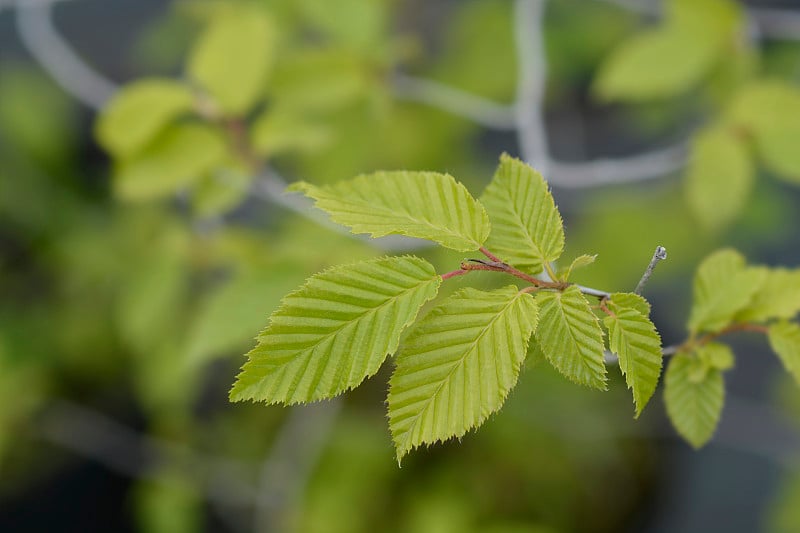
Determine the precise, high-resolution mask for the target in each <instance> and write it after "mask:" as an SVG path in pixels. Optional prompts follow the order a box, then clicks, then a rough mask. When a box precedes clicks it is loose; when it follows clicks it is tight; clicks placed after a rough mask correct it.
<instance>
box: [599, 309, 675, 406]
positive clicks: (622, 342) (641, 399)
mask: <svg viewBox="0 0 800 533" xmlns="http://www.w3.org/2000/svg"><path fill="white" fill-rule="evenodd" d="M612 310H613V312H614V315H613V316H607V317H605V318H604V319H603V322H604V323H605V325H606V327H607V328H608V347H609V349H610V350H611V351H612V352H614V353H615V354H617V356H618V357H619V368H620V370H621V371H622V373H623V374H624V375H625V383H627V385H628V388H629V389H631V391H633V401H634V403H635V404H636V417H637V418H638V417H639V415H640V414H641V413H642V410H643V409H644V406H645V405H647V402H648V401H649V400H650V398H651V397H652V396H653V393H654V392H655V390H656V385H658V377H659V376H660V375H661V362H662V356H661V337H660V336H659V335H658V332H657V331H656V327H655V326H654V325H653V323H652V322H650V320H649V319H648V318H647V316H646V315H643V314H642V313H640V312H639V311H637V310H635V309H629V308H618V307H616V306H612Z"/></svg>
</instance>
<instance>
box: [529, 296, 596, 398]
mask: <svg viewBox="0 0 800 533" xmlns="http://www.w3.org/2000/svg"><path fill="white" fill-rule="evenodd" d="M536 301H537V302H538V304H539V327H538V328H537V330H536V340H537V341H538V342H539V345H540V346H541V347H542V351H543V352H544V354H545V355H546V356H547V359H548V360H549V361H550V363H551V364H552V365H553V366H554V367H555V368H556V369H557V370H558V371H559V372H561V373H562V374H564V375H565V376H566V377H567V378H569V379H570V380H572V381H574V382H575V383H579V384H581V385H587V386H589V387H594V388H596V389H601V390H605V389H606V366H605V362H604V361H603V354H604V349H603V331H602V330H601V329H600V325H599V324H598V321H597V317H596V316H595V315H594V313H593V312H592V309H591V307H589V302H587V301H586V298H585V297H584V296H583V294H581V291H580V289H578V287H576V286H574V285H572V286H570V287H568V288H567V289H566V290H564V292H558V291H540V292H539V293H537V294H536Z"/></svg>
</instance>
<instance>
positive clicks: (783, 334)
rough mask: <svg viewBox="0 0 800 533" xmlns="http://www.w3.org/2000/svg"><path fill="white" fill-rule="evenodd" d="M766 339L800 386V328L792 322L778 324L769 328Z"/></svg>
mask: <svg viewBox="0 0 800 533" xmlns="http://www.w3.org/2000/svg"><path fill="white" fill-rule="evenodd" d="M767 338H768V339H769V345H770V346H771V347H772V350H773V351H774V352H775V353H776V354H777V355H778V358H779V359H780V360H781V362H782V363H783V366H784V367H786V370H788V371H789V372H790V373H791V374H792V376H793V377H794V379H795V381H797V383H798V384H800V326H798V325H797V324H795V323H793V322H785V321H782V322H778V323H777V324H773V325H772V326H770V328H769V331H768V333H767Z"/></svg>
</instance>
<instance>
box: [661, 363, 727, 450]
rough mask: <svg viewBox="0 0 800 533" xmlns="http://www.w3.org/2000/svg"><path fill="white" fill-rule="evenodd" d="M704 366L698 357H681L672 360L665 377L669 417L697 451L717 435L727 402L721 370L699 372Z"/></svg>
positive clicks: (665, 396)
mask: <svg viewBox="0 0 800 533" xmlns="http://www.w3.org/2000/svg"><path fill="white" fill-rule="evenodd" d="M702 366H703V362H702V361H700V360H699V359H698V358H697V357H692V356H690V355H686V354H678V355H676V356H674V357H673V358H672V360H671V361H670V363H669V366H668V367H667V374H666V376H665V378H664V401H665V402H666V405H667V415H669V418H670V420H671V421H672V425H673V426H675V429H676V430H678V433H680V435H681V436H682V437H683V438H684V439H686V440H687V441H688V442H689V444H691V445H692V446H693V447H695V448H700V447H701V446H703V445H704V444H705V443H706V442H708V439H710V438H711V436H712V435H713V434H714V430H715V429H716V427H717V424H718V422H719V417H720V414H721V413H722V404H723V402H724V399H725V386H724V384H723V381H722V374H721V373H720V371H719V370H717V369H715V368H710V369H708V370H707V371H706V372H697V371H696V370H697V367H702ZM697 376H700V378H699V379H697Z"/></svg>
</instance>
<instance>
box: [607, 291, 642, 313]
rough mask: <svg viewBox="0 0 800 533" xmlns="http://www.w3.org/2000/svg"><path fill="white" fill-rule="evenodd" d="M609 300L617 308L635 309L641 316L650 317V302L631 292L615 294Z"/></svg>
mask: <svg viewBox="0 0 800 533" xmlns="http://www.w3.org/2000/svg"><path fill="white" fill-rule="evenodd" d="M609 299H610V300H611V302H612V303H613V304H614V305H615V306H617V307H621V308H628V309H635V310H636V311H638V312H639V313H640V314H641V315H642V316H645V317H649V316H650V302H648V301H647V300H646V299H645V298H644V296H640V295H638V294H636V293H633V292H615V293H613V294H611V298H609Z"/></svg>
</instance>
